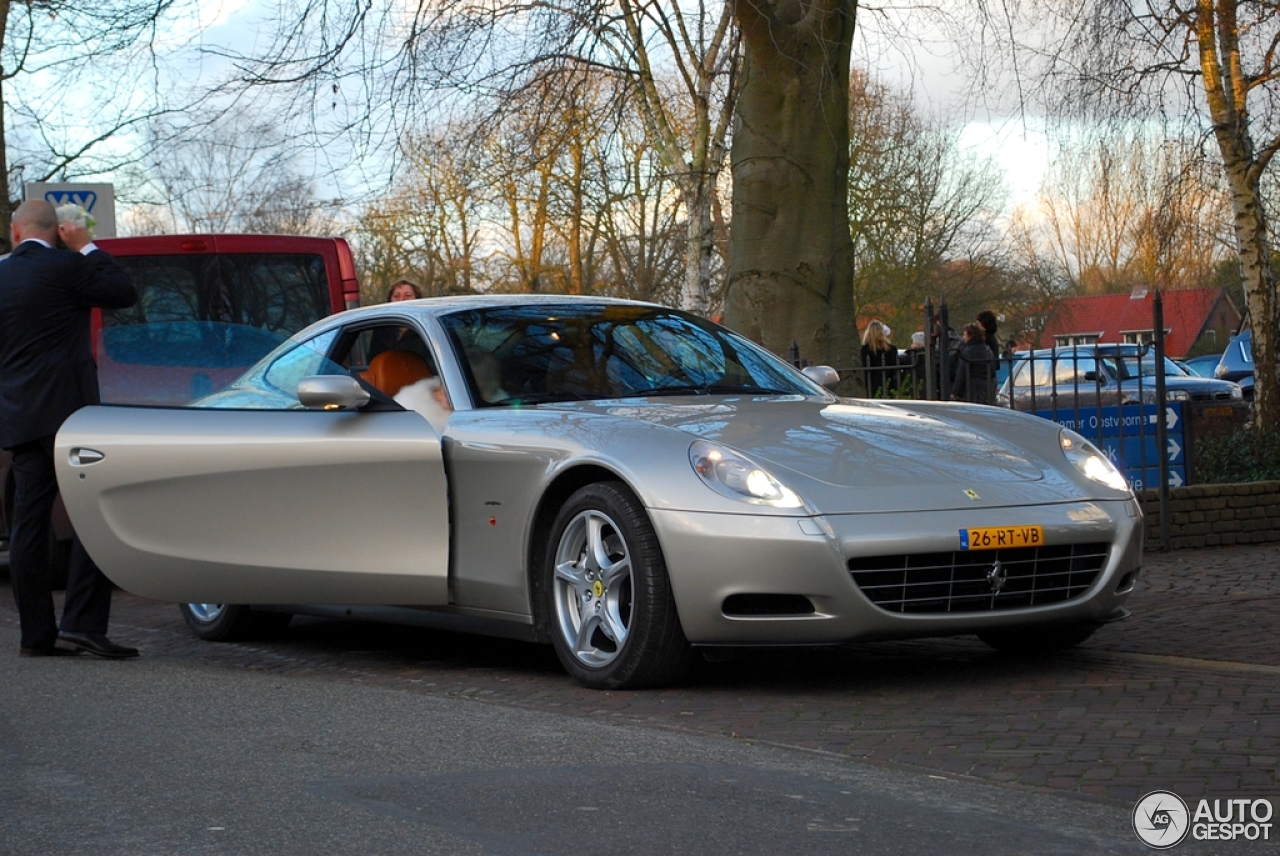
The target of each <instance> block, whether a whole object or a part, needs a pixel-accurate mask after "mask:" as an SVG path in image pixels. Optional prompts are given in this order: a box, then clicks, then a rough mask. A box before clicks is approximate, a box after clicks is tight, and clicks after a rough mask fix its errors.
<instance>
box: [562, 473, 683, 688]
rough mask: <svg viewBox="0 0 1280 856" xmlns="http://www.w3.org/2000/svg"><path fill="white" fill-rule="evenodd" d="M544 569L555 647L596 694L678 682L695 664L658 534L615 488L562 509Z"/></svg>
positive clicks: (602, 487) (592, 490)
mask: <svg viewBox="0 0 1280 856" xmlns="http://www.w3.org/2000/svg"><path fill="white" fill-rule="evenodd" d="M544 573H545V574H546V575H547V585H546V586H545V591H546V592H547V596H548V597H549V599H550V603H548V604H547V615H548V617H549V618H550V620H551V623H552V634H551V635H552V641H553V643H554V645H555V649H556V654H557V655H558V656H559V658H560V662H561V664H562V665H563V666H564V668H565V670H566V671H567V672H568V673H569V674H570V675H572V676H573V677H574V678H576V679H577V680H578V681H580V682H582V683H583V684H585V685H586V686H588V687H592V688H594V689H630V688H635V687H643V686H654V685H657V684H666V683H671V682H673V681H676V680H678V679H679V678H680V677H681V676H682V675H683V674H684V673H685V672H686V671H687V670H688V668H689V666H690V664H691V662H692V659H693V658H692V651H691V649H690V647H689V643H688V641H687V640H686V639H685V637H684V631H683V630H682V629H681V627H680V617H679V616H678V615H677V614H676V604H675V598H674V596H673V595H672V592H671V583H670V580H669V579H668V578H667V569H666V564H665V563H664V562H663V559H662V550H661V549H660V547H659V545H658V537H657V535H656V533H655V532H654V531H653V526H652V524H651V523H650V522H649V518H648V515H646V514H645V512H644V508H643V507H642V506H641V505H640V502H639V501H638V500H637V499H636V498H635V496H634V495H633V494H632V493H631V491H630V490H628V489H627V488H626V487H625V486H624V485H622V484H620V483H617V482H605V483H601V484H593V485H587V486H586V487H584V488H582V489H580V490H579V491H578V492H576V493H575V494H573V496H571V497H570V498H569V501H568V502H566V503H565V504H564V506H563V507H562V508H561V509H560V513H559V514H558V515H556V520H555V523H554V525H553V526H552V535H551V540H550V543H549V544H548V550H547V557H546V562H545V564H544Z"/></svg>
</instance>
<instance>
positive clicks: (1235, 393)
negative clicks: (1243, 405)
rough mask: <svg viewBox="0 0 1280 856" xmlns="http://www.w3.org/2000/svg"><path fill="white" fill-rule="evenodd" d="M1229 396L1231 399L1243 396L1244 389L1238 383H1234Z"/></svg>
mask: <svg viewBox="0 0 1280 856" xmlns="http://www.w3.org/2000/svg"><path fill="white" fill-rule="evenodd" d="M1231 398H1232V399H1233V400H1234V399H1238V398H1244V390H1243V389H1241V388H1240V384H1235V385H1234V386H1232V387H1231Z"/></svg>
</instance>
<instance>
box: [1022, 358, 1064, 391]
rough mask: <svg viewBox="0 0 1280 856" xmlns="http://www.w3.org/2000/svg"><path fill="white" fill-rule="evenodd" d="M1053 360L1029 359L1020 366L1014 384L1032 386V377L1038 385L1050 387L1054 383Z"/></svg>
mask: <svg viewBox="0 0 1280 856" xmlns="http://www.w3.org/2000/svg"><path fill="white" fill-rule="evenodd" d="M1053 372H1054V367H1053V362H1052V361H1051V360H1048V359H1037V360H1028V361H1027V362H1025V363H1023V364H1022V365H1021V366H1019V367H1018V372H1017V374H1016V375H1015V376H1014V381H1013V384H1014V386H1024V387H1026V386H1031V385H1032V384H1031V382H1032V379H1034V380H1035V385H1036V386H1037V387H1049V386H1051V385H1052V384H1053Z"/></svg>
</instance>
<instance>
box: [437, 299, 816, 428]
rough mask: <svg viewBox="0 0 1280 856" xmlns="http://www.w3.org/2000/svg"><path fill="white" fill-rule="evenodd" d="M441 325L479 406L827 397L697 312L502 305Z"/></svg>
mask: <svg viewBox="0 0 1280 856" xmlns="http://www.w3.org/2000/svg"><path fill="white" fill-rule="evenodd" d="M441 323H442V324H443V325H444V328H445V330H447V331H448V334H449V336H450V338H451V340H452V344H453V346H454V347H455V349H456V350H457V352H458V353H459V354H461V355H462V356H463V357H464V360H463V362H464V364H465V365H466V367H467V368H468V369H469V371H470V375H471V377H470V378H469V381H470V383H471V385H472V390H471V391H472V397H473V399H474V400H475V402H476V404H477V405H478V406H481V407H484V406H500V405H507V404H513V403H537V402H541V401H579V400H590V399H599V398H627V397H632V396H649V395H705V394H725V395H731V394H745V395H823V394H825V390H823V389H822V388H821V387H819V386H818V385H817V384H815V383H813V382H811V381H810V380H809V379H808V378H806V377H804V375H802V374H800V373H799V372H797V371H795V370H794V369H792V368H791V367H790V366H788V365H786V364H785V363H783V362H782V361H781V360H779V359H778V358H776V357H774V356H773V355H772V354H769V353H768V352H767V351H764V350H762V349H760V348H759V347H757V346H756V345H754V344H752V343H751V342H748V341H747V340H746V339H743V338H742V337H740V336H738V335H736V334H734V333H731V332H729V331H728V330H725V329H724V328H722V327H718V326H716V325H715V324H712V323H710V322H707V321H704V320H702V319H700V318H697V317H696V316H693V315H688V314H686V313H683V312H678V311H676V310H672V309H663V308H660V307H656V306H629V305H617V304H599V305H583V304H568V305H553V304H543V305H537V306H519V307H495V308H493V309H473V310H467V311H463V312H455V313H453V314H450V315H446V316H444V317H443V318H441Z"/></svg>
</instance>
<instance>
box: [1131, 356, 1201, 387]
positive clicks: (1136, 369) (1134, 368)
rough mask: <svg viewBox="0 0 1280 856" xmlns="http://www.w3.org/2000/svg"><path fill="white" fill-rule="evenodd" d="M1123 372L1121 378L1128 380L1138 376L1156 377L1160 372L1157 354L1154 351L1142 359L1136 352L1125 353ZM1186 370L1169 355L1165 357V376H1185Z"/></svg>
mask: <svg viewBox="0 0 1280 856" xmlns="http://www.w3.org/2000/svg"><path fill="white" fill-rule="evenodd" d="M1121 364H1122V367H1123V368H1122V372H1121V379H1122V380H1128V379H1130V378H1136V377H1139V376H1141V377H1155V376H1156V375H1157V374H1159V373H1160V372H1158V371H1157V369H1156V366H1157V365H1158V363H1157V362H1156V355H1155V353H1154V352H1152V353H1149V354H1146V355H1145V356H1143V357H1142V358H1141V359H1139V357H1138V356H1137V355H1136V354H1125V355H1124V356H1123V357H1122V358H1121ZM1186 374H1187V373H1186V372H1185V371H1183V370H1182V367H1181V366H1179V365H1178V364H1177V363H1175V362H1174V361H1173V360H1171V359H1169V358H1168V357H1165V358H1164V376H1165V377H1185V376H1186Z"/></svg>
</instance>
